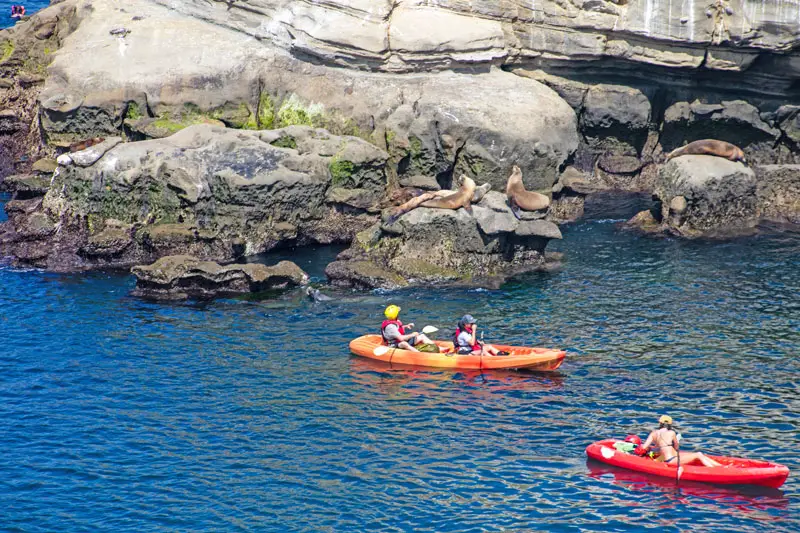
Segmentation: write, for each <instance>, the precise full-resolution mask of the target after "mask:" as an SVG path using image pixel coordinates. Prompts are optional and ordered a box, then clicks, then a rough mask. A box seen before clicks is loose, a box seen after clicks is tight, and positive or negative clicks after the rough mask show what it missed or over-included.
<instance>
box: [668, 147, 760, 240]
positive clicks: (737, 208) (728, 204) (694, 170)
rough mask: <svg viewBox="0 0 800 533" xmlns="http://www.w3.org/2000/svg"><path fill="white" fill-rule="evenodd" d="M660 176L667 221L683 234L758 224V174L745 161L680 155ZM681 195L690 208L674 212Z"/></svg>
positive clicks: (672, 227)
mask: <svg viewBox="0 0 800 533" xmlns="http://www.w3.org/2000/svg"><path fill="white" fill-rule="evenodd" d="M658 179H659V181H658V183H657V186H656V195H657V196H658V198H659V199H660V200H661V202H662V206H663V207H662V218H663V220H664V223H665V224H667V225H668V226H669V227H670V228H671V229H672V230H674V231H676V232H677V233H679V234H681V235H685V236H690V237H693V236H700V235H704V234H721V233H724V232H726V231H729V230H730V231H736V230H738V229H740V228H743V227H752V226H753V225H754V224H755V221H756V217H757V211H756V206H757V198H756V179H755V174H754V172H753V171H752V170H751V169H750V168H747V167H745V166H744V165H743V164H741V163H734V162H732V161H728V160H727V159H722V158H720V157H714V156H707V155H691V156H684V157H678V158H676V159H673V160H671V161H669V162H668V163H667V164H665V165H664V166H663V167H662V168H661V171H660V172H659V178H658ZM678 196H682V197H683V198H684V201H685V203H686V204H687V205H686V208H685V209H684V210H682V211H681V212H678V211H675V212H671V211H670V203H671V202H672V201H673V199H674V198H675V197H678ZM678 203H682V202H680V201H678Z"/></svg>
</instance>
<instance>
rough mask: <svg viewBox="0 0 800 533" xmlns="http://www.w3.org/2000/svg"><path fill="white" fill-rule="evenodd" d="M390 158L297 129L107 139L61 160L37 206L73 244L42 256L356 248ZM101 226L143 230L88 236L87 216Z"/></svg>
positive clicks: (115, 257)
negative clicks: (282, 141) (129, 237)
mask: <svg viewBox="0 0 800 533" xmlns="http://www.w3.org/2000/svg"><path fill="white" fill-rule="evenodd" d="M274 135H291V136H292V137H293V138H294V139H295V140H296V145H297V148H296V149H292V148H282V147H276V146H273V145H271V144H269V143H268V142H265V141H264V140H263V139H262V137H263V138H264V139H270V137H271V136H274ZM387 157H388V155H387V154H386V153H384V152H382V151H381V150H379V149H377V148H375V147H374V146H372V145H370V144H368V143H366V142H365V141H362V140H361V139H358V138H355V137H339V136H333V135H330V134H329V133H328V132H325V131H324V130H316V129H313V128H308V127H302V126H293V127H290V128H285V129H282V130H275V131H273V132H258V131H240V130H228V129H225V128H216V127H212V126H207V125H196V126H191V127H188V128H186V129H184V130H181V131H179V132H178V133H176V134H174V135H172V136H170V137H168V138H166V139H159V140H150V141H141V142H129V143H119V139H107V140H106V141H104V142H103V143H100V144H98V145H95V146H92V147H90V148H88V149H86V150H83V151H81V152H75V153H73V154H70V155H69V160H70V161H73V162H74V164H69V165H68V164H67V163H68V161H67V160H66V158H60V160H59V163H61V166H59V168H58V169H57V170H56V172H55V173H54V175H53V178H52V180H53V185H54V186H53V187H52V188H50V189H49V191H50V192H49V194H48V195H47V196H46V197H45V200H44V202H43V204H42V210H43V212H45V213H48V214H50V215H52V216H54V217H57V218H61V219H63V218H64V217H67V218H69V219H70V220H74V221H76V222H75V224H74V225H70V224H67V225H65V226H64V227H63V228H62V230H61V231H60V233H59V235H58V236H55V237H53V238H54V239H57V240H60V239H75V246H74V248H72V249H71V250H69V249H67V248H66V247H63V246H55V245H54V246H52V250H51V254H52V256H49V257H48V259H47V261H53V264H56V263H57V264H58V265H59V268H60V269H62V270H67V269H68V268H69V267H68V265H69V264H70V262H73V263H74V267H75V268H87V267H91V266H93V265H97V266H100V265H103V266H129V265H130V264H131V263H133V264H135V263H141V262H149V261H153V260H155V259H157V258H158V257H160V256H162V255H169V254H174V253H176V252H179V251H180V252H187V253H192V254H193V255H197V256H198V257H201V258H212V259H215V260H223V261H227V260H232V259H235V258H237V257H240V256H242V255H251V254H256V253H261V252H264V251H267V250H269V249H271V248H273V247H275V246H277V245H279V244H280V243H283V242H290V241H291V242H294V243H300V244H304V243H310V242H324V243H330V242H349V240H350V239H352V238H353V236H354V235H355V233H356V232H358V231H360V230H362V229H364V228H365V227H367V226H369V225H370V224H371V223H373V222H374V220H375V218H374V217H371V216H369V215H367V214H366V213H364V206H367V205H371V203H372V202H374V201H375V199H377V198H380V196H381V195H382V194H383V191H384V190H385V188H386V176H385V170H384V167H385V164H386V161H387ZM12 181H13V180H12ZM47 181H48V184H47V185H48V186H49V179H48V180H47ZM334 182H337V183H342V184H344V185H345V187H338V188H337V187H335V186H334V185H333V184H334ZM347 186H356V187H358V188H357V189H348V188H347ZM337 189H338V190H337ZM342 194H344V196H342ZM341 205H345V207H346V208H347V211H346V212H340V211H341V210H340V209H339V207H337V206H341ZM106 219H116V220H119V221H120V222H122V223H124V224H128V225H130V224H136V225H137V228H138V229H137V230H136V235H135V238H134V239H133V243H132V244H131V245H129V246H128V245H124V246H123V244H124V243H122V242H121V241H119V242H117V241H118V239H117V234H116V233H115V232H111V233H113V234H104V235H102V236H97V235H94V236H93V237H92V238H91V239H89V237H88V236H87V233H86V231H85V229H84V226H85V225H86V224H87V223H88V222H87V221H90V222H91V223H93V224H96V225H97V226H98V227H100V226H102V222H103V221H104V220H106ZM117 233H118V232H117ZM92 239H93V240H92ZM98 239H99V241H98ZM90 241H91V242H90ZM109 243H110V244H109ZM71 246H72V245H71ZM0 248H2V247H0ZM77 250H82V251H83V252H82V255H79V256H75V255H74V253H75V251H77ZM109 250H110V251H109ZM11 253H13V252H11ZM60 255H61V256H63V257H61V258H59V257H58V256H60ZM107 257H111V259H110V261H111V262H110V263H109V259H107Z"/></svg>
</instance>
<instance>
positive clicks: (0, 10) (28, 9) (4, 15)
mask: <svg viewBox="0 0 800 533" xmlns="http://www.w3.org/2000/svg"><path fill="white" fill-rule="evenodd" d="M13 5H23V6H25V14H26V15H33V14H34V13H36V12H37V11H39V10H40V9H43V8H45V7H47V6H48V5H50V0H0V29H2V28H8V27H9V26H13V25H14V24H15V22H16V21H15V20H14V19H12V18H11V6H13Z"/></svg>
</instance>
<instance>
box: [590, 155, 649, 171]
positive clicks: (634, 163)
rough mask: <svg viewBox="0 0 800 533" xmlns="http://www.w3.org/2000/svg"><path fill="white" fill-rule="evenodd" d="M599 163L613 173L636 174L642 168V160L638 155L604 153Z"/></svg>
mask: <svg viewBox="0 0 800 533" xmlns="http://www.w3.org/2000/svg"><path fill="white" fill-rule="evenodd" d="M597 165H598V166H599V167H600V168H602V169H603V170H605V171H606V172H611V173H613V174H634V173H636V172H638V171H639V170H641V169H642V161H641V160H640V159H639V158H638V157H636V156H629V155H619V154H603V155H602V156H601V157H600V158H599V159H598V160H597Z"/></svg>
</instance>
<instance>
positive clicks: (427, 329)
mask: <svg viewBox="0 0 800 533" xmlns="http://www.w3.org/2000/svg"><path fill="white" fill-rule="evenodd" d="M437 331H439V328H437V327H436V326H425V327H424V328H422V333H424V334H425V335H430V334H431V333H436V332H437Z"/></svg>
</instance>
